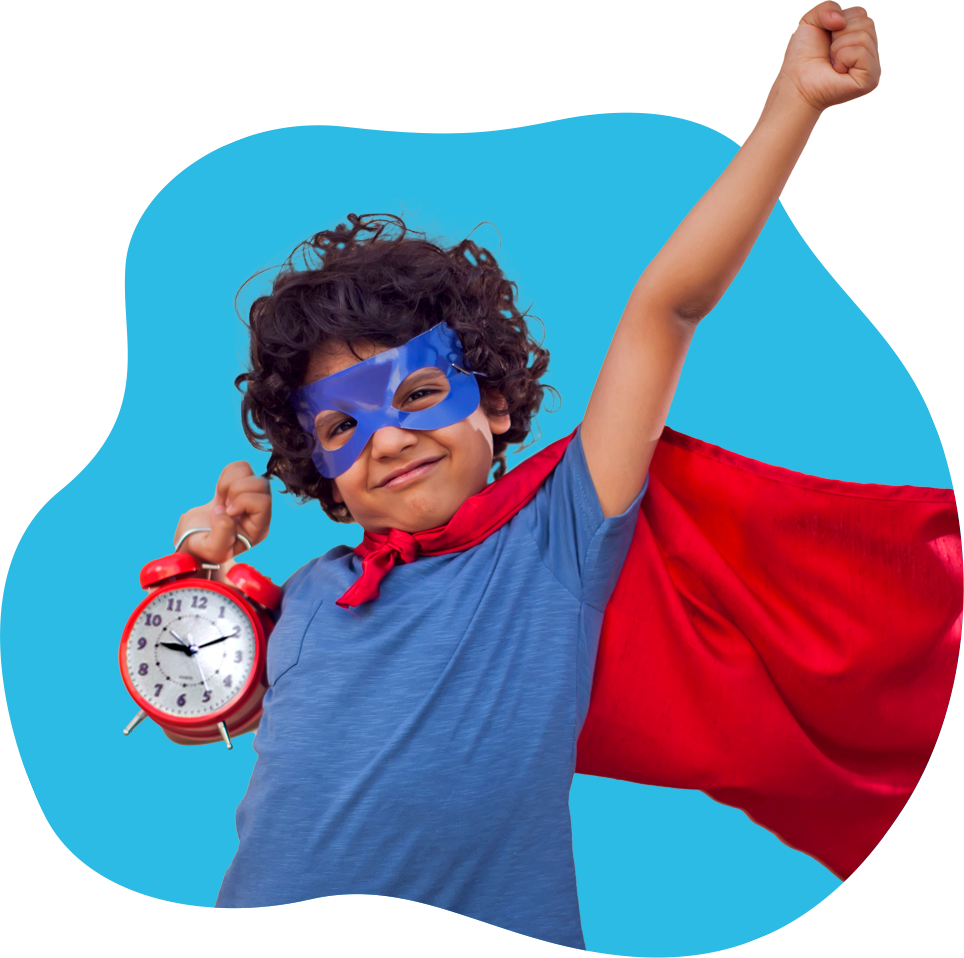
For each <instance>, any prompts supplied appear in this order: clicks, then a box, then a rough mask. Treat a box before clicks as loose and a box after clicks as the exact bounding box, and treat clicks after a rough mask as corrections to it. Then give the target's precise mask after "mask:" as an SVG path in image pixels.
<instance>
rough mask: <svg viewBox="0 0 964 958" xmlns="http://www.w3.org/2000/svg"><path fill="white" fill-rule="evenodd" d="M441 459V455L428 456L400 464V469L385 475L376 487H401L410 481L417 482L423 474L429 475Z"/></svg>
mask: <svg viewBox="0 0 964 958" xmlns="http://www.w3.org/2000/svg"><path fill="white" fill-rule="evenodd" d="M441 459H442V457H441V456H427V457H426V458H424V459H417V460H416V461H415V462H409V463H406V464H405V465H404V466H399V467H398V469H393V470H392V471H391V472H390V473H389V474H388V475H387V476H385V478H384V479H382V481H381V482H380V483H378V485H377V486H376V487H375V488H376V489H399V488H401V487H402V486H405V485H408V483H410V482H416V481H417V480H419V479H421V478H422V477H423V476H427V475H428V474H429V473H430V472H431V471H432V469H433V468H434V467H435V464H436V463H438V462H440V461H441Z"/></svg>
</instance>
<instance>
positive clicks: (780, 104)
mask: <svg viewBox="0 0 964 958" xmlns="http://www.w3.org/2000/svg"><path fill="white" fill-rule="evenodd" d="M773 113H776V114H780V115H781V116H785V117H787V118H788V119H792V120H795V121H796V122H798V123H801V124H809V125H810V126H811V127H812V126H813V125H814V124H815V123H816V122H817V120H818V119H820V114H821V113H823V107H820V106H817V105H816V104H814V103H813V102H812V101H811V100H810V99H809V98H808V97H807V96H806V95H805V94H804V93H803V92H802V91H801V89H800V87H799V86H798V85H797V84H796V83H795V82H794V81H793V79H792V78H791V77H789V76H787V75H786V74H784V73H782V72H781V73H779V74H778V75H777V78H776V80H774V82H773V86H772V87H771V88H770V95H769V96H768V97H767V102H766V106H764V108H763V114H762V116H761V117H760V119H761V120H762V119H763V118H764V117H766V116H767V115H768V114H773Z"/></svg>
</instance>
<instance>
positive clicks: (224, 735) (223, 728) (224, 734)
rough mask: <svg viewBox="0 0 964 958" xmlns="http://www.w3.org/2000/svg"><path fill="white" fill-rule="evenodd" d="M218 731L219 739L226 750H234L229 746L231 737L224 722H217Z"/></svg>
mask: <svg viewBox="0 0 964 958" xmlns="http://www.w3.org/2000/svg"><path fill="white" fill-rule="evenodd" d="M218 731H219V732H220V733H221V738H223V739H224V744H225V745H227V747H228V748H234V746H233V745H232V744H231V736H230V735H228V727H227V725H225V724H224V722H218Z"/></svg>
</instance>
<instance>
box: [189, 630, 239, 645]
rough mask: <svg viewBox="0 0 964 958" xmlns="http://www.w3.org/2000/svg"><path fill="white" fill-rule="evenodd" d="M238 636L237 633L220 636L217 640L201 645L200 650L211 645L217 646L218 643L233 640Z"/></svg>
mask: <svg viewBox="0 0 964 958" xmlns="http://www.w3.org/2000/svg"><path fill="white" fill-rule="evenodd" d="M237 634H238V633H237V632H232V633H231V634H230V635H222V636H219V637H218V638H216V639H211V641H210V642H204V643H203V644H201V645H199V646H198V648H199V649H206V648H207V647H208V646H209V645H216V644H217V643H218V642H223V641H224V640H225V639H233V638H234V637H235V636H236V635H237Z"/></svg>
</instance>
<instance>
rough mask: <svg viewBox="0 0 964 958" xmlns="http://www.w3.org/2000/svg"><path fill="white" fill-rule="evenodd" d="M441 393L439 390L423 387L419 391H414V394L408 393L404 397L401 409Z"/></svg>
mask: <svg viewBox="0 0 964 958" xmlns="http://www.w3.org/2000/svg"><path fill="white" fill-rule="evenodd" d="M441 392H442V390H441V389H434V388H432V387H431V386H423V387H422V388H421V389H416V390H415V391H414V392H412V393H409V395H408V396H406V397H405V399H404V400H403V401H402V408H404V407H405V406H408V405H410V404H412V403H418V402H419V401H420V400H423V399H428V398H429V397H430V396H437V395H438V394H439V393H441Z"/></svg>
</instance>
